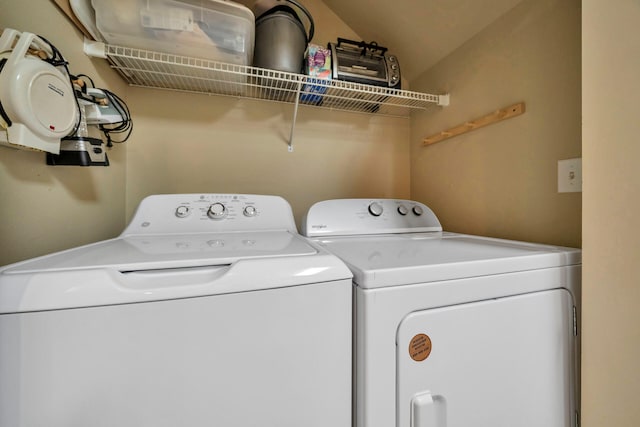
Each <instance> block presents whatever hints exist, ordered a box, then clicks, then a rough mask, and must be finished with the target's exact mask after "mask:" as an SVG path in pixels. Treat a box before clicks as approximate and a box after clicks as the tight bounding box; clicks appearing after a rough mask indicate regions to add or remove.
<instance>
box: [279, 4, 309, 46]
mask: <svg viewBox="0 0 640 427" xmlns="http://www.w3.org/2000/svg"><path fill="white" fill-rule="evenodd" d="M285 1H287V2H288V3H291V4H293V5H294V6H297V7H298V9H300V10H301V11H303V12H304V14H305V15H307V19H308V20H309V35H308V36H307V43H311V39H313V33H314V32H315V26H314V24H313V18H312V17H311V13H309V11H308V10H307V9H306V8H305V7H304V6H303V5H301V4H300V3H298V2H297V1H296V0H285Z"/></svg>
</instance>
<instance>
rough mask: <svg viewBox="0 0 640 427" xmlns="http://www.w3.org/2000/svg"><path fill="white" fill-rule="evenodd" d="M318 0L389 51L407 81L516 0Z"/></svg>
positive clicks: (453, 48) (365, 36)
mask: <svg viewBox="0 0 640 427" xmlns="http://www.w3.org/2000/svg"><path fill="white" fill-rule="evenodd" d="M303 1H304V0H303ZM322 1H323V2H324V3H325V4H326V5H327V6H328V7H329V8H330V9H331V10H333V12H335V14H336V15H338V16H339V17H340V18H341V19H342V20H343V21H344V22H345V23H346V24H347V25H348V26H349V27H351V28H352V29H353V31H355V32H356V33H357V34H358V35H359V36H360V37H362V38H363V39H364V40H365V41H367V42H370V41H376V42H377V43H378V44H379V45H381V46H385V47H387V48H389V52H391V53H393V54H395V55H396V56H397V57H398V60H399V62H400V66H401V70H402V76H403V77H404V78H408V79H409V80H412V79H414V78H415V77H417V76H418V75H420V74H421V73H423V72H424V71H426V70H428V69H429V68H430V67H431V66H433V65H434V64H436V63H437V62H438V61H440V60H441V59H442V58H444V57H445V56H447V55H448V54H449V53H451V52H453V51H454V50H456V49H457V48H458V47H460V46H461V45H462V44H463V43H464V42H466V41H467V40H469V39H470V38H472V37H473V36H474V35H475V34H477V33H478V32H480V30H482V29H483V28H485V27H486V26H488V25H489V24H491V23H492V22H494V21H495V20H496V19H498V18H499V17H500V16H502V15H503V14H504V13H506V12H507V11H508V10H510V9H511V8H513V7H514V6H515V5H516V4H518V3H520V2H521V1H522V0H391V1H390V0H322Z"/></svg>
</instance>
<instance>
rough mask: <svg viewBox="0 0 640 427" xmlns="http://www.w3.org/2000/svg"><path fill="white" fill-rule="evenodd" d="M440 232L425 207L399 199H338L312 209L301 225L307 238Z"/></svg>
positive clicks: (438, 224)
mask: <svg viewBox="0 0 640 427" xmlns="http://www.w3.org/2000/svg"><path fill="white" fill-rule="evenodd" d="M433 231H442V226H441V225H440V221H438V218H437V217H436V216H435V214H434V213H433V211H432V210H431V209H429V208H428V207H427V206H426V205H424V204H422V203H420V202H416V201H413V200H401V199H337V200H325V201H322V202H318V203H316V204H315V205H313V206H311V208H310V209H309V211H308V212H307V215H306V217H305V218H304V220H303V221H302V234H303V235H305V236H308V237H317V236H348V235H359V234H387V233H420V232H433Z"/></svg>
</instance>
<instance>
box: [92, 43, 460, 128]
mask: <svg viewBox="0 0 640 427" xmlns="http://www.w3.org/2000/svg"><path fill="white" fill-rule="evenodd" d="M85 52H87V54H89V55H91V56H99V57H102V58H107V59H109V61H110V63H111V66H112V67H113V68H115V69H116V70H118V72H119V73H120V74H121V75H122V77H123V78H124V79H125V80H126V81H127V83H129V84H130V85H132V86H140V87H150V88H160V89H169V90H178V91H186V92H197V93H204V94H216V95H223V96H232V97H240V98H249V99H261V100H269V101H274V102H285V103H291V104H296V106H297V105H298V104H299V105H310V106H315V107H320V108H329V109H334V110H342V111H353V112H360V113H369V114H373V113H375V114H380V115H387V116H400V117H407V116H409V114H410V113H411V111H412V110H414V109H421V110H424V109H427V108H430V107H433V106H437V105H441V106H444V105H448V103H449V96H448V95H430V94H424V93H418V92H411V91H406V90H395V89H388V88H383V87H377V86H370V85H365V84H358V83H351V82H344V81H338V80H324V79H316V78H313V77H309V76H304V75H301V74H294V73H286V72H281V71H274V70H267V69H263V68H256V67H249V66H243V65H234V64H226V63H221V62H216V61H210V60H206V59H198V58H191V57H186V56H178V55H173V54H167V53H160V52H152V51H148V50H141V49H134V48H128V47H121V46H113V45H106V44H104V43H98V42H87V41H85Z"/></svg>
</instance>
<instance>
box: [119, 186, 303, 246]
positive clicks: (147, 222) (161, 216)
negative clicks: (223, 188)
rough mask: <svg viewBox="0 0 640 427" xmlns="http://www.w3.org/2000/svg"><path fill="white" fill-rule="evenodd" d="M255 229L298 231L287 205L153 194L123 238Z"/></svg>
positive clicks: (260, 198)
mask: <svg viewBox="0 0 640 427" xmlns="http://www.w3.org/2000/svg"><path fill="white" fill-rule="evenodd" d="M256 230H287V231H291V232H294V233H295V232H297V229H296V226H295V221H294V218H293V212H292V210H291V206H290V205H289V203H288V202H287V201H286V200H284V199H283V198H282V197H279V196H264V195H250V194H162V195H154V196H149V197H147V198H145V199H144V200H142V202H140V205H139V206H138V209H137V211H136V213H135V215H134V217H133V218H132V220H131V222H130V223H129V225H128V226H127V228H126V229H125V231H124V232H123V233H122V235H123V236H125V235H138V234H156V233H160V234H171V233H198V232H235V231H256Z"/></svg>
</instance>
